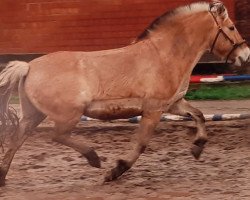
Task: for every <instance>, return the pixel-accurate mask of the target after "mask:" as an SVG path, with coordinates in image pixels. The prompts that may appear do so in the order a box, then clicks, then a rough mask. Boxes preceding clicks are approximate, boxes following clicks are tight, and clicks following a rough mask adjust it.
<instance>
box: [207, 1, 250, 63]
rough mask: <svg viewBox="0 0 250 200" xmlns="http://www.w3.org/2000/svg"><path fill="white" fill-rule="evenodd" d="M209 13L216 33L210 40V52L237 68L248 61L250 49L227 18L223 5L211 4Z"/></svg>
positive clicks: (219, 3) (218, 3)
mask: <svg viewBox="0 0 250 200" xmlns="http://www.w3.org/2000/svg"><path fill="white" fill-rule="evenodd" d="M210 13H211V15H212V17H213V20H214V27H215V29H216V31H217V33H216V35H215V36H213V38H212V43H211V52H213V53H214V54H215V55H217V56H219V57H221V58H223V59H225V60H226V62H232V63H233V64H235V65H237V66H240V65H241V63H242V62H246V61H248V60H250V49H249V47H248V46H247V44H246V41H245V40H244V39H243V38H242V37H241V35H240V34H239V32H238V31H237V29H236V27H235V25H234V24H233V22H232V21H231V19H230V18H229V17H228V12H227V9H226V8H225V6H224V5H223V3H221V2H213V3H211V4H210Z"/></svg>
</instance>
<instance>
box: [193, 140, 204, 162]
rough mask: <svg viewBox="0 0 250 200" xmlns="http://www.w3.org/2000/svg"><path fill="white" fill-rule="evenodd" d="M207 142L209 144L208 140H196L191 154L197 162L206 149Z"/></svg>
mask: <svg viewBox="0 0 250 200" xmlns="http://www.w3.org/2000/svg"><path fill="white" fill-rule="evenodd" d="M206 142H207V140H206V139H203V138H201V139H198V140H195V142H194V145H193V147H192V148H191V153H192V155H193V156H194V158H195V159H196V160H198V159H199V158H200V155H201V153H202V151H203V149H204V146H205V144H206Z"/></svg>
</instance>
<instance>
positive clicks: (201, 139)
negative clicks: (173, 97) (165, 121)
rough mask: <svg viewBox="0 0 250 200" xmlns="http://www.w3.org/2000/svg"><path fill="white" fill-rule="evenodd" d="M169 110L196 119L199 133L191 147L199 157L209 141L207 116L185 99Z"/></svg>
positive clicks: (196, 156)
mask: <svg viewBox="0 0 250 200" xmlns="http://www.w3.org/2000/svg"><path fill="white" fill-rule="evenodd" d="M168 112H169V113H172V114H176V115H181V116H191V117H192V119H193V120H194V121H195V123H196V127H197V133H196V137H195V139H194V142H193V144H194V145H193V147H192V148H191V153H192V154H193V156H194V157H195V158H196V159H199V157H200V155H201V153H202V151H203V149H204V145H205V144H206V142H207V133H206V127H205V118H204V116H203V113H202V112H201V111H200V110H198V109H197V108H194V107H192V106H191V105H190V104H189V103H188V102H187V101H186V100H185V99H181V100H179V101H177V102H176V103H174V104H173V105H172V106H171V107H170V110H169V111H168Z"/></svg>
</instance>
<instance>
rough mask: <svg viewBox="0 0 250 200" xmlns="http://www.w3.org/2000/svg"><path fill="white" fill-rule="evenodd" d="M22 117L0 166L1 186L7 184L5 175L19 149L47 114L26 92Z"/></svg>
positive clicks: (22, 102) (23, 97)
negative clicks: (36, 106)
mask: <svg viewBox="0 0 250 200" xmlns="http://www.w3.org/2000/svg"><path fill="white" fill-rule="evenodd" d="M20 99H21V107H22V117H21V120H20V123H19V127H18V129H17V131H16V134H14V135H13V136H12V138H11V141H10V144H9V146H8V150H7V152H6V153H5V155H4V157H3V160H2V164H1V166H0V186H3V185H4V184H5V177H6V175H7V173H8V171H9V168H10V165H11V162H12V160H13V158H14V156H15V153H16V152H17V150H18V149H19V148H20V147H21V146H22V144H23V143H24V141H25V140H26V139H27V138H28V136H29V134H30V133H31V132H32V130H33V129H34V128H35V127H36V126H38V125H39V124H40V122H41V121H42V120H44V119H45V117H46V116H45V115H44V114H42V113H41V112H40V111H38V110H37V109H36V108H35V107H34V106H33V105H32V104H31V103H30V102H29V100H28V99H27V97H26V96H25V95H24V94H21V96H20Z"/></svg>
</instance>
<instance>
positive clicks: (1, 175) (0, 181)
mask: <svg viewBox="0 0 250 200" xmlns="http://www.w3.org/2000/svg"><path fill="white" fill-rule="evenodd" d="M5 177H6V173H5V172H4V171H3V169H1V168H0V187H2V186H5Z"/></svg>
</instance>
